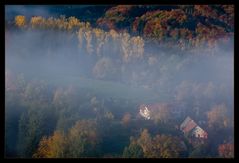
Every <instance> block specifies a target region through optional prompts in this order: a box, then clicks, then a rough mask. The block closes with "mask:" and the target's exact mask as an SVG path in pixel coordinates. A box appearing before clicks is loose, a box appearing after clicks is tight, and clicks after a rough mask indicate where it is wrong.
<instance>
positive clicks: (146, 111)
mask: <svg viewBox="0 0 239 163" xmlns="http://www.w3.org/2000/svg"><path fill="white" fill-rule="evenodd" d="M139 114H140V115H141V116H142V117H144V118H145V119H150V111H149V109H148V108H147V107H146V106H145V107H143V108H140V110H139Z"/></svg>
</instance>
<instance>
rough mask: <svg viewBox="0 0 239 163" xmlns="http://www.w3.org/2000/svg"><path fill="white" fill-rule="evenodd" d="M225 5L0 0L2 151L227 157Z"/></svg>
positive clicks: (229, 27) (230, 153)
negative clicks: (0, 6) (1, 11)
mask: <svg viewBox="0 0 239 163" xmlns="http://www.w3.org/2000/svg"><path fill="white" fill-rule="evenodd" d="M233 65H234V6H233V5H55V6H54V5H26V6H24V5H6V6H5V136H4V138H5V141H4V142H5V146H4V147H5V157H6V158H234V66H233Z"/></svg>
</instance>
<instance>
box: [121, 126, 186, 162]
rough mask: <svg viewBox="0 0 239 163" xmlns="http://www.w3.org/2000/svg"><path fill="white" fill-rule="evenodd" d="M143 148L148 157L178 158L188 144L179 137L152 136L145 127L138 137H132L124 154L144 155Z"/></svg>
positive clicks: (145, 155)
mask: <svg viewBox="0 0 239 163" xmlns="http://www.w3.org/2000/svg"><path fill="white" fill-rule="evenodd" d="M132 149H135V150H136V151H134V150H133V151H132ZM141 150H142V151H143V157H146V158H177V157H180V156H181V155H182V154H183V152H185V151H186V145H185V144H184V142H183V141H182V140H180V139H179V138H178V137H173V136H170V135H163V134H162V135H161V134H158V135H156V136H154V137H152V136H151V135H150V134H149V133H148V130H147V129H144V130H143V131H142V132H141V134H140V136H139V138H138V139H133V138H131V144H130V145H129V147H127V148H125V151H124V156H128V157H130V156H135V154H138V156H142V153H141ZM130 154H132V155H130Z"/></svg>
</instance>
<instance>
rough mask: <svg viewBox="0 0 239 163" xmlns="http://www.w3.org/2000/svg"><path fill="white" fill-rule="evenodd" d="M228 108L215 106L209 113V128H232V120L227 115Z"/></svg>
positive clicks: (222, 105) (221, 105) (223, 105)
mask: <svg viewBox="0 0 239 163" xmlns="http://www.w3.org/2000/svg"><path fill="white" fill-rule="evenodd" d="M227 110H228V108H227V107H226V105H225V104H220V105H215V106H213V107H212V109H211V110H210V111H209V112H207V118H208V125H209V127H215V128H225V127H229V126H230V119H229V117H228V114H227Z"/></svg>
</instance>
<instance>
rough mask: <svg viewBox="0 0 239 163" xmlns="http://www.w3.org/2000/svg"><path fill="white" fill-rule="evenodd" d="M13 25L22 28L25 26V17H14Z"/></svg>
mask: <svg viewBox="0 0 239 163" xmlns="http://www.w3.org/2000/svg"><path fill="white" fill-rule="evenodd" d="M15 24H16V26H17V27H24V26H25V25H26V17H25V16H23V15H17V16H16V17H15Z"/></svg>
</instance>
